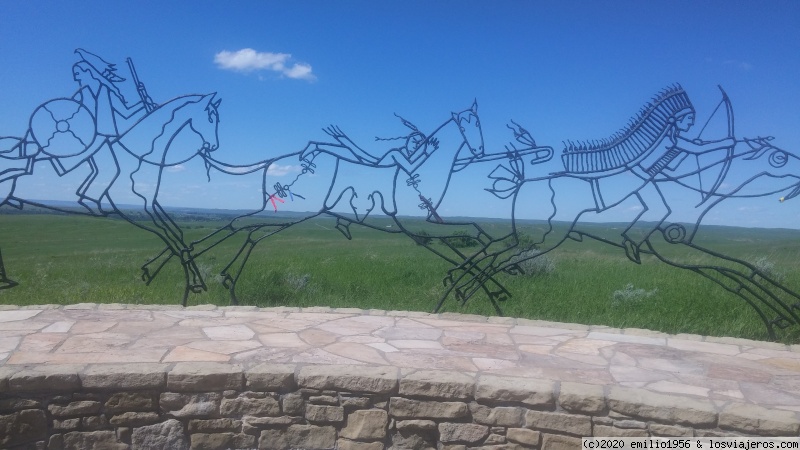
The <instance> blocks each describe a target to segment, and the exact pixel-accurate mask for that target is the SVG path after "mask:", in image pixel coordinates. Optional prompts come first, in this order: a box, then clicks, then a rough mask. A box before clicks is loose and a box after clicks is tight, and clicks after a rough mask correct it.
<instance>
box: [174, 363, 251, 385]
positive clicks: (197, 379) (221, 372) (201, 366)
mask: <svg viewBox="0 0 800 450" xmlns="http://www.w3.org/2000/svg"><path fill="white" fill-rule="evenodd" d="M243 386H244V374H243V372H242V367H241V366H240V365H238V364H220V363H212V362H190V363H178V364H176V365H175V367H174V368H173V369H172V370H171V371H170V372H169V373H168V374H167V389H169V390H172V391H177V392H208V391H224V390H227V389H233V390H242V387H243Z"/></svg>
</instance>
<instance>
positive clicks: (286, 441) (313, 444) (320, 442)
mask: <svg viewBox="0 0 800 450" xmlns="http://www.w3.org/2000/svg"><path fill="white" fill-rule="evenodd" d="M334 445H336V428H334V427H330V426H322V427H320V426H315V425H290V426H289V427H288V428H286V429H279V430H264V431H262V432H261V436H260V437H259V439H258V448H259V449H275V450H284V449H288V448H307V449H312V448H313V449H315V450H323V449H331V448H333V446H334Z"/></svg>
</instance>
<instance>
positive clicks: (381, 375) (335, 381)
mask: <svg viewBox="0 0 800 450" xmlns="http://www.w3.org/2000/svg"><path fill="white" fill-rule="evenodd" d="M398 378H399V375H398V368H397V367H394V366H377V367H370V366H343V365H340V366H314V365H309V366H305V367H302V368H301V369H300V370H299V372H298V373H297V384H298V385H299V386H300V387H303V388H311V389H323V390H326V389H327V390H343V391H347V392H365V393H373V394H388V393H392V392H396V391H397V385H398Z"/></svg>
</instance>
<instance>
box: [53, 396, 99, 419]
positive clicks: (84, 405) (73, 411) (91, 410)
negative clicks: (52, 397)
mask: <svg viewBox="0 0 800 450" xmlns="http://www.w3.org/2000/svg"><path fill="white" fill-rule="evenodd" d="M102 407H103V404H102V403H100V402H94V401H88V400H87V401H81V402H71V403H69V404H68V405H66V406H59V405H52V404H51V405H48V406H47V410H48V411H50V414H51V415H53V416H54V417H78V416H86V415H89V414H96V413H99V412H100V408H102Z"/></svg>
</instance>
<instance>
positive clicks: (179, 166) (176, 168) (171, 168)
mask: <svg viewBox="0 0 800 450" xmlns="http://www.w3.org/2000/svg"><path fill="white" fill-rule="evenodd" d="M166 170H167V172H173V173H174V172H183V171H184V170H186V166H184V165H183V164H176V165H174V166H169V167H167V169H166Z"/></svg>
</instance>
